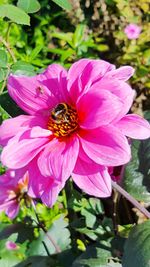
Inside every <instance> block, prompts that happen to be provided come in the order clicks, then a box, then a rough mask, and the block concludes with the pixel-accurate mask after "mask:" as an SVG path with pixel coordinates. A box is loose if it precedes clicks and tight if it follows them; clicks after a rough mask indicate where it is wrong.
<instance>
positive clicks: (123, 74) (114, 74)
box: [106, 66, 135, 82]
mask: <svg viewBox="0 0 150 267" xmlns="http://www.w3.org/2000/svg"><path fill="white" fill-rule="evenodd" d="M134 71H135V70H134V68H132V67H130V66H123V67H120V68H118V69H116V70H112V71H110V72H109V73H107V75H106V76H107V77H110V78H116V79H118V80H122V81H124V82H125V81H127V80H129V79H130V77H132V76H133V74H134Z"/></svg>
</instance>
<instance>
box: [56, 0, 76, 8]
mask: <svg viewBox="0 0 150 267" xmlns="http://www.w3.org/2000/svg"><path fill="white" fill-rule="evenodd" d="M52 1H53V2H54V3H55V4H57V5H58V6H60V7H62V8H63V9H67V10H71V8H72V6H71V4H70V2H69V0H52Z"/></svg>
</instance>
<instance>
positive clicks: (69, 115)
mask: <svg viewBox="0 0 150 267" xmlns="http://www.w3.org/2000/svg"><path fill="white" fill-rule="evenodd" d="M77 128H78V115H77V112H76V110H75V109H74V108H73V107H71V106H69V105H68V104H66V103H59V104H58V105H57V106H56V107H55V108H54V109H53V110H52V111H51V117H50V119H49V122H48V129H49V130H51V131H52V132H53V134H54V135H55V136H56V137H64V136H67V135H69V134H71V133H72V132H74V131H75V130H76V129H77Z"/></svg>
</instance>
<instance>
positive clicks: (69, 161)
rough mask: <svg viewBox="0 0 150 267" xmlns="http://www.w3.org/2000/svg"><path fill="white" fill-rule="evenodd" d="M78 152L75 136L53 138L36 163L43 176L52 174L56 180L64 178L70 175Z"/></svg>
mask: <svg viewBox="0 0 150 267" xmlns="http://www.w3.org/2000/svg"><path fill="white" fill-rule="evenodd" d="M78 152H79V142H78V139H77V138H76V137H70V138H66V141H65V140H64V141H63V140H60V141H59V140H58V139H53V140H52V141H51V142H50V143H49V144H48V146H46V148H45V150H44V151H43V152H42V153H41V155H40V157H39V160H38V165H39V168H40V170H41V173H42V174H43V175H44V176H50V175H53V176H54V177H56V178H57V179H58V180H62V181H63V180H66V179H68V178H69V176H70V175H71V173H72V171H73V169H74V166H75V163H76V160H77V157H78Z"/></svg>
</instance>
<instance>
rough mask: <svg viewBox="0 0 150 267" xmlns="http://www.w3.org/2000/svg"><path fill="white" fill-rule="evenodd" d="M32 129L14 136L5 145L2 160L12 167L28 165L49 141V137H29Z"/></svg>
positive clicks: (17, 167)
mask: <svg viewBox="0 0 150 267" xmlns="http://www.w3.org/2000/svg"><path fill="white" fill-rule="evenodd" d="M29 135H30V130H28V131H26V132H25V133H23V134H22V133H21V134H18V135H16V136H15V137H13V138H12V139H11V140H10V141H9V142H8V144H7V146H6V147H4V149H3V151H2V154H1V161H2V163H3V164H4V165H6V166H7V167H8V168H10V169H19V168H22V167H24V166H26V165H27V164H28V163H29V162H30V161H31V160H32V159H33V158H34V157H35V156H36V155H37V154H38V153H39V152H40V151H41V150H42V149H43V147H44V145H45V144H46V143H47V142H48V141H49V139H48V138H46V137H43V138H34V139H31V138H29Z"/></svg>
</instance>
